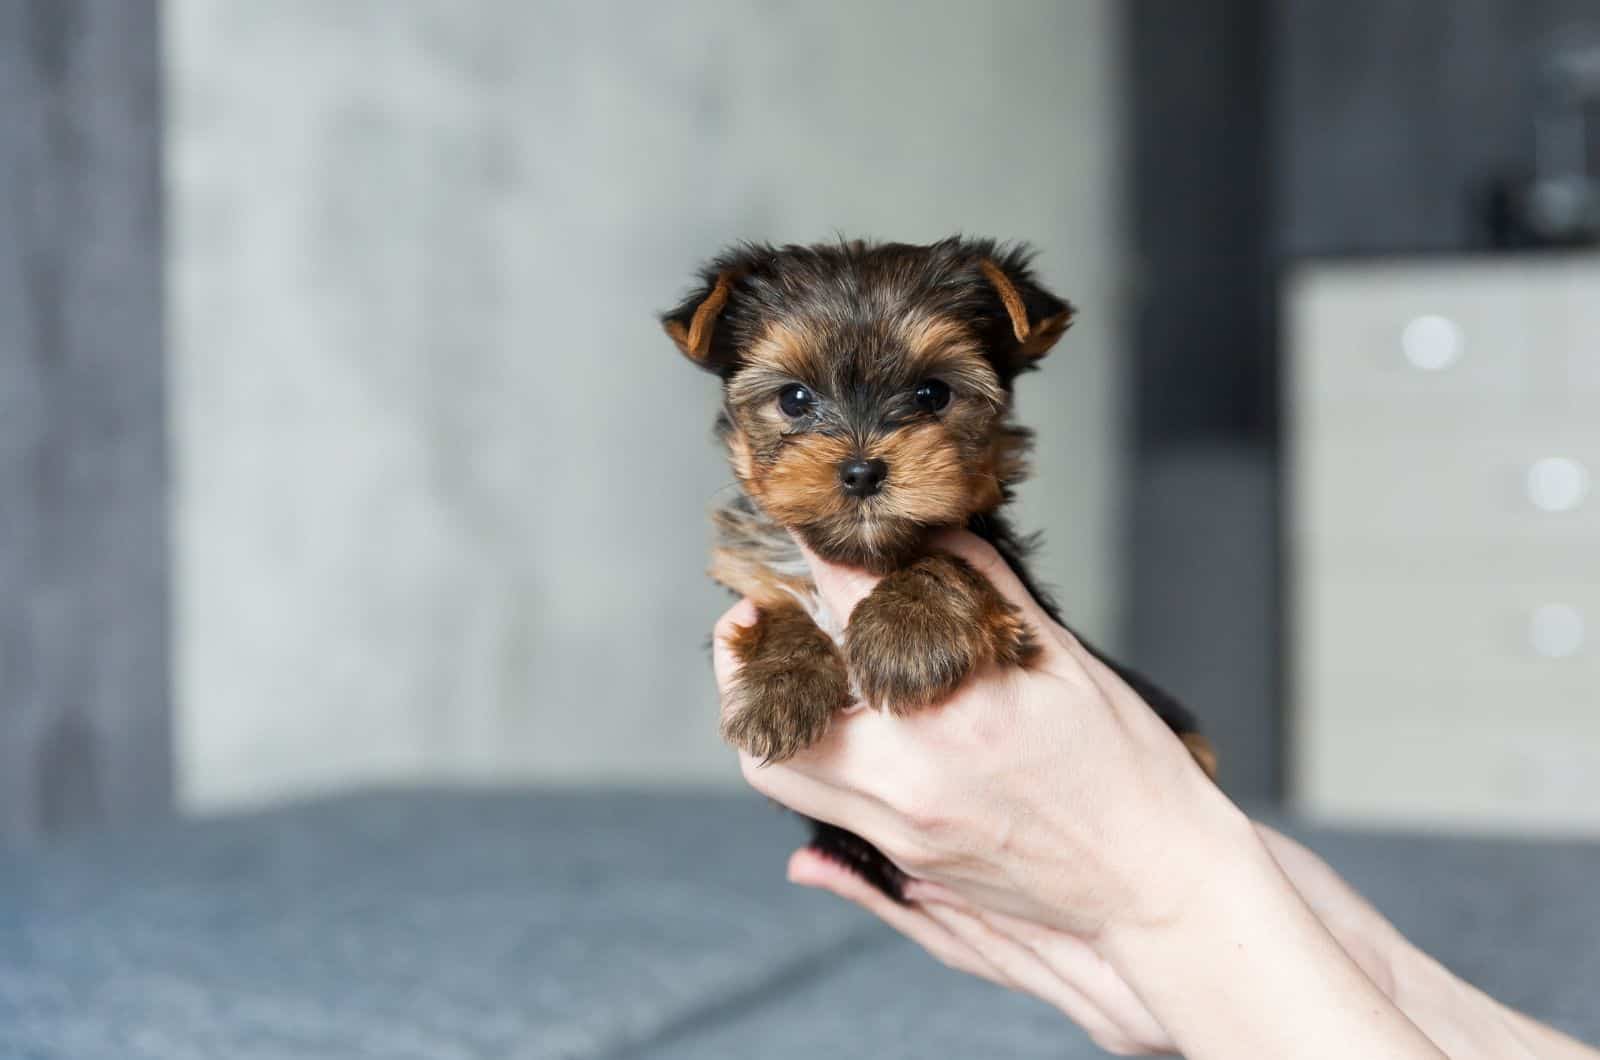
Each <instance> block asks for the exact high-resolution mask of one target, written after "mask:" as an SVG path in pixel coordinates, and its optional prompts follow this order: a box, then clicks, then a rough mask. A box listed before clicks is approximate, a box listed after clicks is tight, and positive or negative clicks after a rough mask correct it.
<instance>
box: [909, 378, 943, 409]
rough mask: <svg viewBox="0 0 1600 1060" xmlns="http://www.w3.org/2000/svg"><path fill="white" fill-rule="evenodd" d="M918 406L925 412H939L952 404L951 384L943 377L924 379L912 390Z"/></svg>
mask: <svg viewBox="0 0 1600 1060" xmlns="http://www.w3.org/2000/svg"><path fill="white" fill-rule="evenodd" d="M912 399H913V400H914V401H916V403H917V408H919V409H921V410H922V411H924V412H938V411H939V410H940V409H942V408H944V407H945V406H946V405H948V404H950V386H949V384H947V383H946V382H945V381H944V380H942V379H924V380H923V381H922V382H920V383H918V384H917V389H916V390H915V391H913V392H912Z"/></svg>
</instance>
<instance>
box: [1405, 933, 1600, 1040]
mask: <svg viewBox="0 0 1600 1060" xmlns="http://www.w3.org/2000/svg"><path fill="white" fill-rule="evenodd" d="M1392 963H1393V967H1394V975H1395V1002H1396V1004H1398V1005H1399V1006H1400V1007H1401V1008H1402V1009H1404V1010H1405V1012H1406V1014H1407V1015H1408V1016H1409V1017H1410V1018H1411V1019H1412V1021H1413V1022H1414V1023H1416V1024H1417V1026H1418V1027H1420V1028H1421V1029H1422V1030H1423V1032H1424V1033H1426V1034H1427V1035H1428V1037H1430V1038H1432V1039H1433V1041H1434V1042H1435V1043H1437V1044H1438V1046H1439V1047H1440V1048H1441V1049H1443V1050H1444V1051H1445V1052H1446V1053H1448V1054H1449V1055H1450V1057H1451V1060H1519V1058H1530V1060H1600V1052H1596V1051H1595V1050H1594V1049H1591V1048H1590V1047H1588V1046H1586V1045H1584V1044H1583V1043H1581V1042H1578V1041H1575V1040H1573V1039H1572V1038H1569V1037H1567V1036H1566V1035H1564V1034H1562V1033H1561V1032H1559V1031H1556V1030H1554V1029H1552V1028H1550V1027H1547V1026H1545V1025H1544V1024H1542V1023H1539V1022H1538V1021H1537V1020H1534V1019H1532V1018H1530V1017H1528V1016H1525V1015H1523V1014H1522V1013H1520V1012H1518V1011H1516V1010H1515V1009H1512V1008H1508V1007H1507V1006H1505V1005H1502V1004H1501V1003H1500V1002H1498V1001H1496V1000H1495V999H1494V998H1492V997H1490V996H1489V995H1487V994H1485V993H1484V992H1483V991H1481V990H1479V989H1478V988H1477V987H1475V986H1472V985H1471V984H1470V983H1466V982H1463V981H1462V980H1461V979H1459V978H1457V977H1456V976H1455V975H1454V974H1453V973H1451V972H1450V971H1449V970H1448V969H1447V968H1445V967H1444V966H1443V965H1441V964H1440V963H1439V962H1438V961H1436V960H1434V959H1433V958H1432V957H1429V956H1428V955H1427V954H1425V953H1423V952H1422V951H1420V950H1418V949H1416V947H1414V946H1412V945H1411V944H1410V943H1409V942H1404V941H1402V943H1401V944H1400V946H1399V947H1398V948H1397V950H1396V953H1395V955H1394V958H1393V962H1392Z"/></svg>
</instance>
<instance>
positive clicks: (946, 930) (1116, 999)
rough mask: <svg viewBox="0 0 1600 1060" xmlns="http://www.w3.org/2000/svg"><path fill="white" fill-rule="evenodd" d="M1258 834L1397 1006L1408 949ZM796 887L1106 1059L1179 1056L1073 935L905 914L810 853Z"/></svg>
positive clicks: (1293, 851)
mask: <svg viewBox="0 0 1600 1060" xmlns="http://www.w3.org/2000/svg"><path fill="white" fill-rule="evenodd" d="M1255 827H1256V831H1257V833H1258V834H1259V835H1260V837H1261V840H1262V842H1263V843H1264V844H1265V845H1266V847H1267V849H1268V850H1269V851H1270V852H1271V854H1272V857H1273V859H1274V860H1275V861H1276V862H1277V863H1278V865H1279V867H1280V868H1281V869H1282V870H1283V872H1284V874H1285V875H1286V876H1288V878H1289V881H1290V882H1291V883H1292V884H1293V885H1294V887H1295V888H1296V890H1298V891H1299V892H1300V894H1301V896H1302V898H1304V899H1305V901H1306V902H1307V904H1308V905H1309V906H1310V907H1311V909H1312V910H1313V912H1315V913H1316V915H1317V917H1318V918H1319V919H1320V920H1321V921H1322V923H1323V924H1324V925H1325V926H1326V928H1327V929H1328V930H1329V932H1330V933H1332V935H1333V936H1334V938H1335V939H1336V940H1337V941H1338V942H1339V944H1340V946H1341V947H1343V949H1344V951H1345V952H1346V953H1347V954H1349V955H1350V957H1351V959H1352V960H1354V961H1355V962H1356V964H1357V965H1359V966H1360V968H1361V970H1362V971H1363V972H1365V973H1366V975H1367V977H1368V978H1369V979H1371V980H1372V982H1373V983H1374V984H1375V985H1376V986H1377V987H1378V988H1379V989H1380V990H1382V991H1383V993H1384V995H1385V996H1386V997H1388V998H1389V999H1390V1000H1391V1001H1394V1002H1397V1003H1398V1002H1399V1001H1400V999H1399V998H1398V997H1397V996H1396V995H1397V968H1399V967H1408V966H1409V959H1410V956H1411V952H1412V951H1411V947H1410V944H1409V943H1408V942H1407V941H1406V940H1405V938H1404V937H1403V936H1402V935H1401V934H1400V933H1399V932H1398V931H1397V930H1395V928H1394V927H1393V925H1391V924H1390V923H1389V921H1388V920H1387V919H1385V918H1384V917H1383V915H1382V914H1381V913H1379V912H1378V911H1377V910H1376V909H1374V908H1373V907H1372V906H1371V905H1370V904H1369V903H1368V902H1367V901H1366V899H1364V898H1362V897H1361V895H1360V894H1358V893H1357V892H1356V891H1355V889H1354V888H1352V887H1351V886H1350V885H1349V884H1348V883H1346V882H1345V881H1344V879H1342V878H1341V877H1340V876H1339V874H1338V873H1337V872H1335V871H1334V870H1333V869H1332V868H1331V867H1329V866H1328V864H1327V863H1326V862H1325V861H1323V860H1322V859H1321V858H1320V857H1318V856H1317V855H1316V854H1314V853H1312V852H1311V851H1310V850H1307V849H1306V848H1305V847H1303V846H1301V845H1300V844H1299V843H1297V842H1295V841H1294V840H1292V839H1289V838H1288V837H1286V836H1284V835H1282V834H1280V833H1278V832H1276V831H1274V830H1273V829H1271V828H1268V827H1267V826H1265V825H1261V824H1257V825H1256V826H1255ZM789 879H790V881H792V882H793V883H796V884H798V885H800V886H802V887H814V888H818V889H821V890H826V891H829V892H831V893H833V894H835V895H837V896H839V897H840V898H843V899H845V900H846V901H850V902H854V903H855V904H856V905H859V906H861V907H862V908H863V909H865V910H866V911H867V912H869V913H872V914H873V915H874V916H876V917H878V918H879V919H880V920H882V921H883V922H884V923H886V924H888V925H889V926H890V927H892V928H894V929H895V930H896V931H898V932H900V933H901V934H902V935H904V936H906V937H907V938H908V939H910V940H911V941H913V942H915V943H917V944H918V945H919V946H921V947H922V948H923V949H924V950H926V951H927V952H928V953H929V954H931V955H932V956H933V957H935V958H936V959H937V960H939V961H940V962H941V963H943V964H945V965H946V966H947V967H950V968H953V969H956V970H957V971H962V972H966V973H967V974H969V975H973V976H976V977H978V978H980V979H986V980H988V981H989V982H992V983H996V984H998V985H1000V986H1003V987H1005V988H1007V989H1010V990H1015V991H1017V992H1019V993H1024V994H1031V995H1032V996H1034V997H1036V998H1038V999H1039V1000H1041V1001H1043V1002H1045V1003H1046V1004H1049V1005H1053V1006H1054V1007H1056V1008H1057V1009H1059V1010H1060V1011H1061V1012H1063V1013H1064V1014H1065V1015H1066V1016H1067V1017H1068V1018H1069V1019H1071V1020H1072V1021H1073V1022H1074V1023H1076V1024H1077V1025H1078V1026H1079V1027H1080V1028H1082V1029H1083V1031H1084V1032H1085V1033H1086V1034H1088V1036H1089V1037H1090V1038H1091V1039H1092V1040H1093V1041H1094V1042H1095V1044H1097V1045H1098V1046H1099V1047H1100V1048H1102V1049H1104V1050H1105V1051H1106V1052H1108V1053H1113V1054H1116V1055H1119V1056H1133V1055H1147V1054H1155V1053H1175V1052H1176V1051H1177V1045H1176V1043H1175V1042H1174V1041H1173V1040H1172V1037H1171V1036H1170V1035H1169V1034H1167V1032H1166V1030H1165V1029H1164V1028H1163V1027H1162V1026H1161V1023H1160V1022H1159V1021H1158V1020H1157V1019H1156V1018H1155V1016H1154V1015H1153V1014H1152V1013H1151V1012H1150V1009H1149V1008H1148V1007H1147V1006H1146V1005H1145V1003H1144V1002H1143V1001H1141V1000H1140V999H1139V996H1138V994H1136V993H1135V992H1134V990H1133V988H1132V987H1131V986H1129V985H1128V983H1127V981H1126V980H1125V979H1124V978H1123V977H1122V975H1121V974H1120V973H1119V972H1118V971H1117V970H1116V968H1115V967H1113V966H1112V965H1111V963H1110V962H1109V961H1107V960H1106V959H1105V958H1104V957H1102V956H1101V955H1100V954H1099V953H1098V952H1097V951H1096V950H1095V948H1094V947H1093V946H1092V945H1091V944H1089V943H1088V942H1086V941H1084V940H1083V939H1081V938H1078V937H1076V936H1074V935H1072V934H1069V933H1067V932H1065V931H1060V930H1058V929H1055V928H1050V927H1046V926H1044V925H1041V924H1037V923H1033V922H1031V921H1027V920H1023V919H1020V918H1017V917H1012V916H1007V915H1006V914H1003V913H996V912H993V911H990V910H985V909H982V908H980V907H977V906H974V905H972V904H971V903H969V902H966V901H965V900H963V899H961V898H960V897H959V896H958V895H955V894H953V893H950V892H946V891H941V890H939V889H936V888H934V887H931V886H924V887H923V888H922V899H921V900H920V901H919V902H918V903H916V904H914V905H902V904H900V903H898V902H895V901H892V900H891V899H889V898H887V897H885V896H884V895H883V894H882V893H881V892H879V891H878V890H877V889H876V888H874V887H871V886H870V885H868V884H866V883H865V882H863V881H862V880H861V878H860V877H858V876H856V875H855V874H853V873H851V872H850V871H849V870H847V869H845V868H843V867H842V866H840V865H838V864H836V863H834V862H832V861H830V860H829V859H827V858H826V857H823V856H822V855H820V854H818V853H817V852H816V851H814V850H811V849H809V848H802V849H800V850H797V851H796V852H795V853H794V856H793V857H791V858H790V860H789ZM1402 1007H1403V1006H1402ZM1413 1018H1414V1019H1416V1018H1417V1017H1416V1016H1413Z"/></svg>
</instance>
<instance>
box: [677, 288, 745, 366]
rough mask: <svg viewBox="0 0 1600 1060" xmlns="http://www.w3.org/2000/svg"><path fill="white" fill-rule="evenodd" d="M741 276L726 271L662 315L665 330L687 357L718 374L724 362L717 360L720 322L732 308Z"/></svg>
mask: <svg viewBox="0 0 1600 1060" xmlns="http://www.w3.org/2000/svg"><path fill="white" fill-rule="evenodd" d="M736 279H737V273H736V272H735V270H733V269H722V270H721V271H719V272H718V273H717V274H716V276H715V278H714V279H712V280H711V281H710V282H708V283H707V284H705V285H704V286H703V287H701V288H700V289H699V290H697V291H695V293H694V294H691V295H690V296H689V297H688V298H687V299H685V300H684V302H683V304H681V305H679V306H678V307H677V308H676V309H673V310H670V311H668V312H666V313H663V314H662V315H661V327H662V328H663V329H664V330H665V331H666V333H667V335H668V336H670V337H671V339H672V341H673V342H675V343H677V344H678V349H679V350H681V351H683V355H684V356H685V357H687V358H689V360H691V361H693V362H694V363H695V364H697V365H699V366H700V367H701V368H705V369H708V370H711V371H715V370H716V369H717V367H718V363H719V361H720V360H721V358H717V357H714V356H713V351H714V347H715V346H716V334H717V321H718V320H719V319H720V318H721V316H722V311H723V310H724V309H726V308H727V306H728V298H729V296H730V295H731V294H732V293H733V284H734V281H735V280H736Z"/></svg>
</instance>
